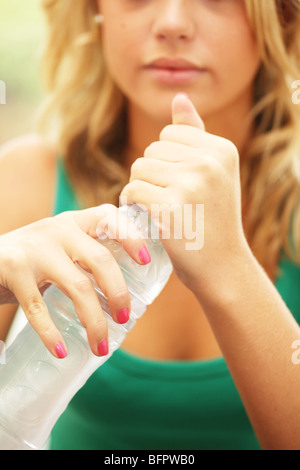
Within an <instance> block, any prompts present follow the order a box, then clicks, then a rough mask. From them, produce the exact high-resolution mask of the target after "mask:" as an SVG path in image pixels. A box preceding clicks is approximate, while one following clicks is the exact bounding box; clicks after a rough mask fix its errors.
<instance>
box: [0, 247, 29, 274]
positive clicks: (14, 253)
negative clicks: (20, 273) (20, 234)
mask: <svg viewBox="0 0 300 470" xmlns="http://www.w3.org/2000/svg"><path fill="white" fill-rule="evenodd" d="M2 260H3V261H2V264H3V265H4V266H5V267H6V268H7V269H8V270H10V271H15V270H17V269H20V268H22V267H25V266H26V265H27V256H26V254H25V252H24V251H23V249H21V248H16V247H14V248H9V247H8V248H7V250H6V252H5V253H4V254H3V258H2Z"/></svg>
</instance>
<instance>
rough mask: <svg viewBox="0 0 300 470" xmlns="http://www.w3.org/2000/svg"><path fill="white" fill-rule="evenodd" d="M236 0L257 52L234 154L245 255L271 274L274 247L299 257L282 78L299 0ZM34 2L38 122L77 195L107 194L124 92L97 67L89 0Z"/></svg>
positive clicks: (115, 180) (91, 200) (298, 174)
mask: <svg viewBox="0 0 300 470" xmlns="http://www.w3.org/2000/svg"><path fill="white" fill-rule="evenodd" d="M245 1H246V7H247V11H248V15H249V18H250V21H251V24H252V26H253V31H254V34H255V36H256V40H257V42H258V45H259V47H260V51H261V58H262V61H261V67H260V70H259V73H258V75H257V77H256V80H255V87H254V88H255V91H254V92H255V96H254V106H253V110H252V112H251V116H249V119H251V120H252V122H253V124H254V126H253V128H254V132H253V137H252V139H251V140H250V142H249V145H248V148H247V152H246V153H245V154H244V155H243V158H241V184H242V194H243V206H244V213H245V217H244V220H243V223H244V229H245V233H246V236H247V239H248V242H249V244H250V246H251V248H252V250H253V252H254V254H255V256H256V257H257V259H258V261H259V262H260V263H261V264H262V266H263V267H264V268H265V270H266V272H267V273H268V274H269V275H270V277H274V276H275V275H276V274H277V272H276V267H277V264H278V259H279V256H280V254H281V251H282V250H284V251H285V252H286V253H287V254H288V255H289V256H290V257H292V258H293V259H294V260H295V261H299V260H300V204H299V200H300V184H299V181H300V163H299V150H300V106H297V105H296V104H294V103H293V102H292V93H293V90H292V86H291V84H292V82H293V81H295V80H297V79H299V78H300V60H299V59H300V57H299V55H300V52H299V51H300V6H299V0H268V1H267V2H266V1H262V0H245ZM42 3H43V7H44V9H45V12H46V15H47V18H48V24H49V39H48V45H47V48H46V51H45V60H44V72H45V73H44V77H45V81H46V86H47V88H48V90H49V98H48V101H47V105H46V109H45V112H44V114H43V119H42V121H41V122H42V124H43V127H44V128H46V127H47V129H50V128H53V129H54V136H55V145H56V150H57V151H59V152H60V153H61V155H63V156H64V158H65V162H66V168H67V171H68V174H69V177H70V179H71V181H72V183H73V185H74V187H75V189H76V194H77V195H78V196H79V198H80V200H81V202H82V205H83V206H86V205H95V204H100V203H104V202H110V203H113V204H117V203H118V196H119V193H120V191H121V190H122V188H123V186H124V185H125V184H126V183H127V181H128V176H129V175H128V172H127V171H126V170H125V169H124V168H123V167H122V154H123V151H124V148H125V146H126V130H127V129H126V127H127V124H126V99H125V97H124V96H123V95H122V94H121V92H120V91H119V89H118V88H117V86H116V85H115V84H114V82H113V80H112V79H111V77H110V76H109V72H108V70H107V69H106V67H105V62H104V58H103V55H102V47H101V29H100V28H99V27H97V25H96V24H95V21H94V16H95V13H96V9H95V2H93V1H91V0H80V1H77V2H74V1H73V0H42ZM70 14H71V15H72V16H71V19H70ZM53 123H55V126H54V127H53Z"/></svg>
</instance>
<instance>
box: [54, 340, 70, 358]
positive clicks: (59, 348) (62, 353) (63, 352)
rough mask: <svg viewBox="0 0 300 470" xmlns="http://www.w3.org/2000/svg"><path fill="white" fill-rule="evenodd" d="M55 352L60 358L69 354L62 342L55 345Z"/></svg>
mask: <svg viewBox="0 0 300 470" xmlns="http://www.w3.org/2000/svg"><path fill="white" fill-rule="evenodd" d="M55 352H56V354H57V356H58V357H59V359H64V358H65V357H67V355H68V354H67V351H66V350H65V347H64V345H63V344H62V343H57V345H56V346H55Z"/></svg>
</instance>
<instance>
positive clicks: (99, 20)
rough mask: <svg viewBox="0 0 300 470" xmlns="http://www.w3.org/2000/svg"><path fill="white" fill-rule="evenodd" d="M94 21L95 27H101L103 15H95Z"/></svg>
mask: <svg viewBox="0 0 300 470" xmlns="http://www.w3.org/2000/svg"><path fill="white" fill-rule="evenodd" d="M94 21H95V23H96V24H97V25H101V24H102V23H103V21H104V16H103V15H100V14H98V15H95V16H94Z"/></svg>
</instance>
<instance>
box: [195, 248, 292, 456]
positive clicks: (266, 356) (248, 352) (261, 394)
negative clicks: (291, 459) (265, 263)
mask: <svg viewBox="0 0 300 470" xmlns="http://www.w3.org/2000/svg"><path fill="white" fill-rule="evenodd" d="M219 276H220V279H219V280H218V284H217V286H218V289H215V291H214V292H213V289H212V290H211V292H210V291H209V288H208V289H204V288H201V287H200V286H199V289H198V290H197V292H196V295H197V298H198V300H199V302H200V303H201V304H202V306H203V307H204V309H205V310H206V313H207V316H208V319H209V321H210V323H211V325H212V328H213V330H214V333H215V335H216V337H217V339H218V341H219V344H220V347H221V349H222V351H223V354H224V357H225V359H226V362H227V364H228V367H229V370H230V372H231V374H232V377H233V379H234V381H235V384H236V386H237V389H238V390H239V393H240V396H241V398H242V400H243V403H244V405H245V408H246V411H247V413H248V416H249V418H250V420H251V422H252V425H253V428H254V430H255V432H256V435H257V437H258V439H259V441H260V443H261V446H262V447H263V448H264V449H300V398H299V390H300V365H296V364H294V363H293V361H292V354H293V349H292V344H293V343H294V342H295V341H296V340H299V339H300V328H299V326H298V325H297V323H296V321H295V320H294V318H293V316H292V314H291V313H290V311H289V310H288V308H287V307H286V305H285V303H284V302H283V300H282V299H281V297H280V295H279V294H278V292H277V290H276V288H275V287H274V286H273V284H272V283H271V281H270V280H269V279H268V277H267V276H266V274H265V273H264V271H263V270H262V269H261V267H260V266H259V265H258V263H257V262H256V260H255V259H254V257H253V256H252V255H251V254H247V255H246V257H245V258H242V257H239V258H236V261H232V259H231V260H230V263H228V268H227V269H226V272H225V271H223V272H222V270H221V269H220V271H219Z"/></svg>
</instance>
